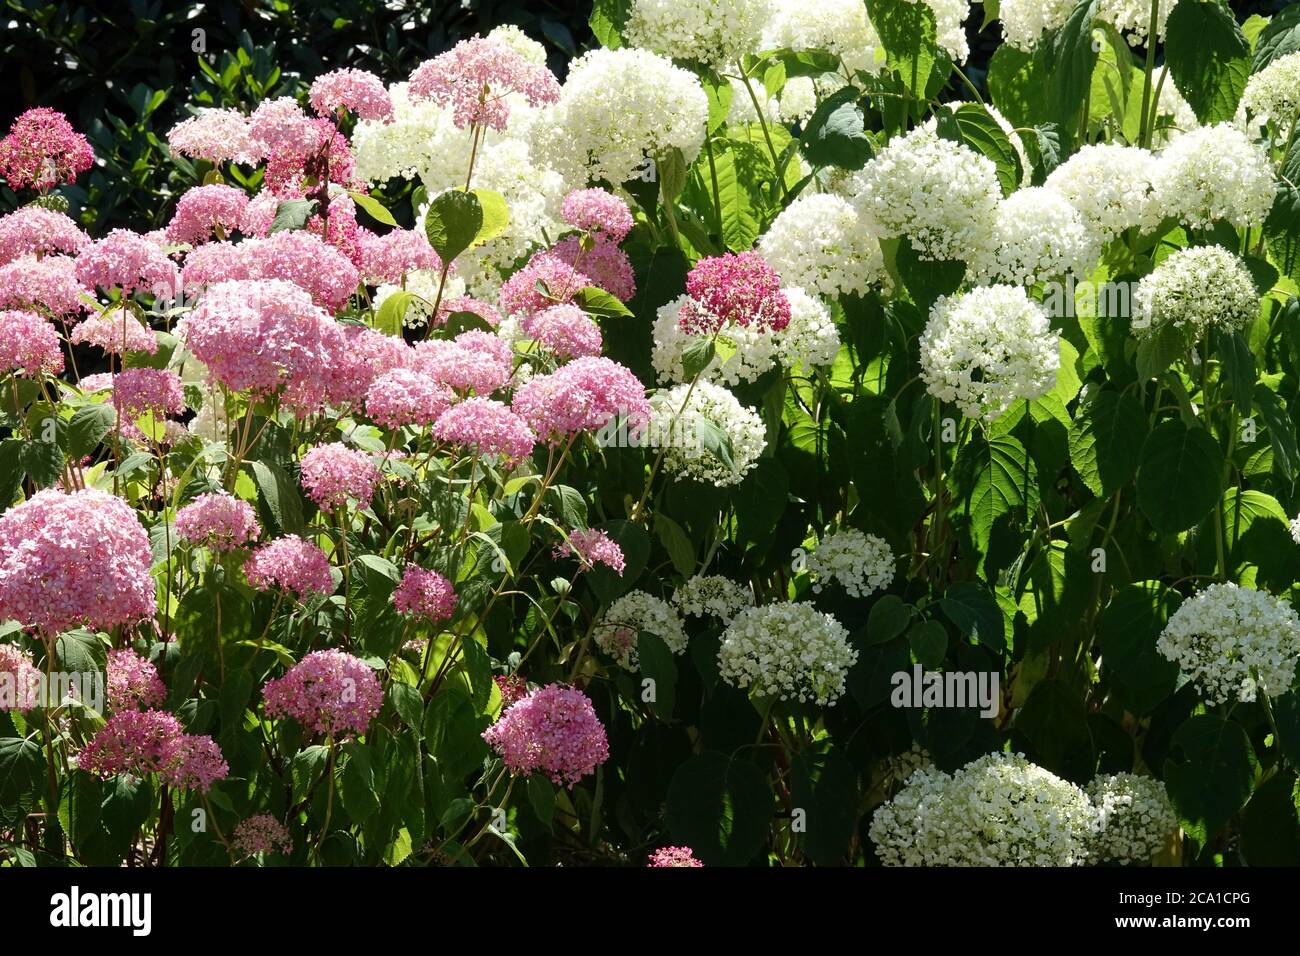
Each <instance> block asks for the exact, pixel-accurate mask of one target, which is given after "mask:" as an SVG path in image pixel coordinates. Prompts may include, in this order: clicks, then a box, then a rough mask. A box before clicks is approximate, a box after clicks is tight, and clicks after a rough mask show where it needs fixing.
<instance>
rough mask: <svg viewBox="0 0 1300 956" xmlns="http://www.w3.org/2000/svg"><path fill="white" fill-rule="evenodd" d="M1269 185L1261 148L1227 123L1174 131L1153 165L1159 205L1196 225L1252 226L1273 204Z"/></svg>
mask: <svg viewBox="0 0 1300 956" xmlns="http://www.w3.org/2000/svg"><path fill="white" fill-rule="evenodd" d="M1275 187H1276V184H1275V182H1274V179H1273V166H1272V164H1271V163H1270V162H1269V158H1268V153H1267V152H1266V151H1265V150H1264V147H1263V146H1261V145H1260V144H1258V143H1256V142H1253V141H1252V140H1251V139H1250V137H1248V136H1247V135H1246V134H1245V133H1243V132H1242V131H1241V130H1240V129H1239V128H1237V127H1236V126H1234V125H1233V124H1231V123H1216V124H1215V125H1213V126H1201V127H1198V128H1196V129H1194V130H1192V131H1190V132H1188V133H1185V134H1183V135H1182V136H1179V137H1178V138H1177V139H1175V140H1174V141H1173V142H1172V143H1171V144H1170V145H1169V146H1168V147H1166V148H1165V150H1164V152H1162V153H1161V154H1160V158H1159V162H1158V163H1157V165H1156V175H1155V197H1156V202H1157V203H1158V205H1159V207H1160V209H1161V210H1162V211H1163V212H1164V214H1165V215H1166V216H1170V217H1172V218H1174V219H1177V220H1178V221H1179V222H1183V223H1187V224H1188V225H1191V226H1195V227H1196V228H1198V229H1204V228H1205V227H1207V226H1210V225H1212V224H1213V223H1214V222H1216V221H1217V220H1219V219H1226V220H1227V221H1228V222H1229V223H1231V224H1232V225H1233V226H1236V227H1237V228H1238V229H1241V228H1244V227H1246V226H1251V225H1258V224H1259V223H1261V222H1263V221H1264V218H1265V217H1266V216H1267V215H1268V213H1269V210H1271V209H1272V208H1273V197H1274V193H1275Z"/></svg>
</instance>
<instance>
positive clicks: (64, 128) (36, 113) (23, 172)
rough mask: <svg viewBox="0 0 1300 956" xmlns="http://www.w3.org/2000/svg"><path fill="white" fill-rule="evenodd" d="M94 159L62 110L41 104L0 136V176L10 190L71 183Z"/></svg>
mask: <svg viewBox="0 0 1300 956" xmlns="http://www.w3.org/2000/svg"><path fill="white" fill-rule="evenodd" d="M94 161H95V154H94V152H93V151H92V150H91V148H90V143H89V142H88V141H87V140H86V137H84V136H82V135H81V134H80V133H78V132H77V131H76V130H74V129H73V128H72V124H71V123H69V122H68V118H67V117H66V116H64V115H63V114H62V113H59V112H57V111H55V110H52V109H48V108H47V107H44V106H38V107H37V108H36V109H31V110H28V111H27V112H26V113H23V114H22V115H21V116H19V117H18V118H17V119H16V120H14V121H13V125H11V126H10V127H9V134H8V135H7V136H5V137H4V138H3V139H0V176H3V177H4V178H5V179H6V180H8V182H9V186H10V187H11V188H12V189H24V188H26V187H28V186H33V187H35V188H36V189H39V190H40V191H41V192H46V191H48V190H49V189H51V188H52V187H54V186H57V185H58V184H59V183H69V182H72V181H73V180H74V179H76V178H77V175H78V174H79V173H83V172H85V171H86V170H87V169H89V168H90V167H91V164H93V163H94Z"/></svg>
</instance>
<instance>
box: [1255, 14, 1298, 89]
mask: <svg viewBox="0 0 1300 956" xmlns="http://www.w3.org/2000/svg"><path fill="white" fill-rule="evenodd" d="M1297 51H1300V7H1297V6H1296V5H1295V4H1294V3H1292V4H1289V5H1287V6H1286V7H1283V8H1282V9H1281V10H1280V11H1278V13H1277V14H1276V15H1274V16H1273V18H1272V19H1270V20H1269V21H1268V26H1266V27H1264V29H1263V31H1262V32H1261V33H1260V34H1259V39H1257V40H1256V41H1255V56H1254V58H1253V59H1252V61H1251V64H1250V72H1251V73H1258V72H1259V71H1260V70H1262V69H1264V68H1265V67H1267V66H1268V65H1269V64H1270V63H1272V62H1273V61H1274V60H1276V59H1278V58H1279V57H1284V56H1286V55H1287V54H1290V53H1295V52H1297Z"/></svg>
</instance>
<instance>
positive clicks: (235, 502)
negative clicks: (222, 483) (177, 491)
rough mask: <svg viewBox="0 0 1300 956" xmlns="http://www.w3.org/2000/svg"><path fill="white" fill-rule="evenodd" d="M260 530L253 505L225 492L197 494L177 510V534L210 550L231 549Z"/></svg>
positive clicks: (243, 543)
mask: <svg viewBox="0 0 1300 956" xmlns="http://www.w3.org/2000/svg"><path fill="white" fill-rule="evenodd" d="M261 533H262V529H261V527H260V526H259V525H258V523H257V515H256V514H255V513H254V512H253V506H252V505H250V504H249V503H248V502H247V501H241V500H240V499H238V498H236V497H235V496H234V495H232V494H230V493H228V492H225V491H219V492H209V493H208V494H203V495H199V496H198V497H197V498H195V499H194V500H193V501H191V502H190V503H189V504H187V505H186V506H185V507H184V508H181V510H180V511H178V512H176V534H177V536H178V537H179V538H180V539H181V540H182V541H186V542H189V543H190V544H194V545H203V546H205V547H207V548H210V549H211V550H213V551H218V552H220V551H233V550H235V549H236V548H242V547H243V546H244V545H245V544H247V543H249V542H250V541H255V540H257V537H258V535H260V534H261Z"/></svg>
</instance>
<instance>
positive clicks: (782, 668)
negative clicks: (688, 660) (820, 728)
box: [718, 603, 858, 705]
mask: <svg viewBox="0 0 1300 956" xmlns="http://www.w3.org/2000/svg"><path fill="white" fill-rule="evenodd" d="M857 659H858V652H857V651H856V650H855V649H854V648H853V646H852V645H851V644H850V643H849V632H848V631H847V630H845V628H844V625H842V624H840V622H839V621H837V620H835V618H833V617H831V615H829V614H823V613H822V612H821V611H818V610H817V609H816V608H815V607H813V606H812V605H811V604H807V603H798V604H794V603H783V604H766V605H763V606H762V607H752V608H746V609H745V610H743V611H741V612H740V613H739V614H738V615H736V618H735V619H734V620H733V621H732V622H731V624H729V625H728V626H727V629H726V630H725V631H723V632H722V645H721V646H720V647H719V649H718V673H719V674H720V675H721V676H722V679H723V680H724V681H726V682H727V683H728V684H730V685H732V686H733V687H740V688H746V689H749V690H751V691H753V692H754V693H756V694H758V695H760V696H763V697H778V698H780V699H781V700H791V699H795V700H799V701H814V702H816V703H818V704H822V705H826V704H833V703H835V701H837V700H839V698H840V695H842V694H843V693H844V680H845V678H846V677H847V676H848V672H849V668H850V667H852V666H853V665H854V663H855V662H856V661H857Z"/></svg>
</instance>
